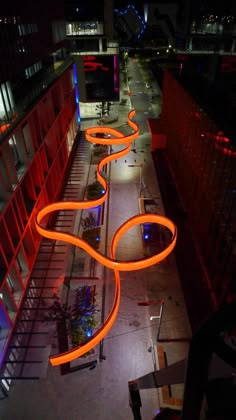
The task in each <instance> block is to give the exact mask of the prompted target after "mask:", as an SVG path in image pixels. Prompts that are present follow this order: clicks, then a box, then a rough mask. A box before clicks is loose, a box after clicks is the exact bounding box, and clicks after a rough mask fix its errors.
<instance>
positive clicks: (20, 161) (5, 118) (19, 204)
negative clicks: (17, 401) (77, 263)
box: [0, 2, 79, 395]
mask: <svg viewBox="0 0 236 420" xmlns="http://www.w3.org/2000/svg"><path fill="white" fill-rule="evenodd" d="M10 3H11V2H10ZM26 6H27V2H26ZM51 6H52V5H51ZM54 6H55V4H54ZM29 7H30V6H29ZM46 9H47V8H46V7H45V10H46ZM30 10H31V12H32V13H30ZM59 10H61V11H63V9H60V5H59V4H58V9H57V12H54V11H53V6H52V8H50V7H49V8H48V11H47V14H46V15H45V16H44V18H42V17H40V16H41V15H40V14H39V15H38V17H37V7H36V9H35V10H34V12H33V11H32V9H28V8H27V7H26V9H24V7H23V5H22V9H21V10H18V8H17V7H16V9H14V14H13V13H12V11H11V10H6V11H5V14H4V15H2V17H1V19H0V25H1V29H2V30H1V36H0V37H1V42H2V48H1V58H2V60H1V64H0V77H1V79H0V85H1V86H0V102H1V108H0V366H1V380H0V393H1V394H2V393H3V395H5V394H6V393H7V391H8V389H9V386H10V382H11V379H9V378H12V377H14V376H15V367H16V366H17V363H19V359H20V357H21V356H20V351H21V350H22V348H23V347H24V345H23V344H24V343H25V341H24V343H22V341H21V340H20V338H19V337H20V335H19V334H21V337H23V334H24V331H25V328H26V325H27V322H29V318H30V316H32V314H31V315H30V299H27V305H29V307H28V309H27V308H24V317H23V318H24V322H22V321H21V322H20V327H19V325H18V327H19V328H20V332H19V334H18V336H17V337H14V338H13V332H14V329H15V326H16V323H17V320H18V318H19V315H20V313H22V305H23V306H24V304H23V300H24V296H25V294H26V291H27V290H28V286H29V283H30V277H31V272H32V269H33V267H34V263H35V260H36V256H37V253H38V250H39V246H40V243H41V239H42V238H41V237H40V236H39V235H38V234H37V232H36V229H35V215H36V213H37V211H38V210H39V209H40V208H42V207H44V206H45V205H47V204H49V203H50V202H52V201H55V200H57V199H58V197H59V196H60V192H61V189H62V188H63V181H64V179H65V176H66V171H67V167H68V163H69V161H70V157H71V155H72V153H71V152H72V150H73V145H74V144H75V138H76V135H77V134H78V131H79V113H78V111H79V101H78V83H77V71H76V67H75V64H73V62H72V59H71V58H70V57H69V56H67V55H66V48H65V25H64V23H63V18H64V15H63V14H60V13H59V12H58V11H59ZM19 13H22V15H20V14H19ZM43 19H44V24H43ZM63 25H64V26H63ZM63 27H64V30H63ZM40 45H43V47H42V48H40ZM28 292H29V290H28ZM31 293H32V299H33V298H34V291H31ZM32 302H33V300H32ZM32 302H31V304H32V305H33V303H32ZM19 328H18V330H19ZM25 334H26V333H25ZM10 343H11V346H10V348H9V344H10ZM18 366H19V364H18ZM5 378H6V379H5Z"/></svg>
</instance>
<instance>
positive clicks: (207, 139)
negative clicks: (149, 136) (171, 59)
mask: <svg viewBox="0 0 236 420" xmlns="http://www.w3.org/2000/svg"><path fill="white" fill-rule="evenodd" d="M160 126H161V128H162V132H163V133H166V136H167V143H166V154H167V157H168V161H169V164H170V166H171V169H172V171H173V174H174V178H175V181H176V184H177V187H178V191H179V193H180V195H181V199H182V200H183V203H184V206H185V209H186V212H187V215H188V222H189V224H190V226H191V230H192V232H193V235H194V238H195V241H196V244H197V248H198V250H199V255H200V258H201V260H202V262H203V264H204V265H205V268H206V270H207V273H208V276H209V279H210V283H211V287H212V288H213V292H214V294H215V296H216V299H217V300H218V301H219V300H221V299H223V297H225V296H226V295H227V294H234V293H235V292H236V287H235V280H234V277H235V252H236V248H235V245H234V241H235V237H236V203H235V201H236V197H235V195H236V170H235V166H236V165H235V154H234V151H233V148H232V146H231V144H230V139H225V138H224V136H222V133H220V135H221V136H222V137H223V139H224V141H225V143H220V142H219V130H220V127H217V126H216V124H214V123H213V122H212V121H211V120H210V119H209V118H208V117H207V115H206V113H204V112H203V111H202V110H201V109H200V107H199V106H198V105H197V103H196V102H195V101H194V100H193V99H192V98H191V97H190V95H189V94H188V92H187V91H185V89H184V88H183V87H182V86H181V85H180V83H179V82H178V81H177V80H176V79H175V78H174V77H173V76H172V75H171V74H170V73H168V72H166V73H165V75H164V81H163V110H162V115H161V121H160Z"/></svg>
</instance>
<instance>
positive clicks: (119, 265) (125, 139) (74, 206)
mask: <svg viewBox="0 0 236 420" xmlns="http://www.w3.org/2000/svg"><path fill="white" fill-rule="evenodd" d="M135 113H136V112H135V111H134V110H133V111H131V112H130V113H129V115H128V124H129V126H130V127H131V128H132V129H133V132H132V133H131V134H129V135H127V136H125V135H124V134H122V133H121V132H120V131H118V130H116V129H114V128H110V127H92V128H88V129H87V130H86V132H85V136H86V139H87V140H88V141H89V142H91V143H98V144H106V145H116V144H119V145H120V144H123V145H126V147H125V148H124V149H123V150H121V151H119V152H116V153H113V154H111V155H109V156H107V157H105V158H104V159H102V160H101V161H100V162H99V164H98V167H97V171H96V174H97V179H98V181H99V182H100V184H101V185H102V186H103V188H104V190H105V193H104V195H103V196H102V197H101V198H99V199H97V200H88V201H60V202H56V203H53V204H49V205H48V206H46V207H44V208H43V209H41V210H39V212H38V213H37V215H36V220H35V223H36V228H37V231H38V232H39V233H40V234H41V235H42V236H44V237H45V238H49V239H53V240H60V241H64V242H67V243H69V244H72V245H75V246H77V247H79V248H82V249H83V250H85V251H86V252H88V254H90V255H91V257H93V258H94V259H96V260H97V261H99V262H100V263H101V264H103V265H104V266H105V267H108V268H111V269H113V270H114V274H115V295H114V300H113V305H112V308H111V311H110V313H109V315H108V317H107V318H106V320H105V322H104V324H103V325H102V326H101V327H100V328H99V329H98V330H97V331H96V333H95V334H94V335H93V336H92V337H91V338H90V339H89V340H88V341H87V342H86V343H84V344H83V345H81V346H79V347H75V348H73V349H71V350H69V351H67V352H65V353H61V354H58V355H55V356H51V357H50V362H51V364H52V365H53V366H56V365H61V364H63V363H68V362H70V361H72V360H74V359H76V358H78V357H80V356H82V355H83V354H85V353H87V352H88V351H90V350H91V349H92V348H93V347H95V346H96V345H97V344H98V343H99V342H100V341H101V340H102V339H103V338H104V337H105V336H106V334H107V333H108V331H109V330H110V329H111V327H112V325H113V324H114V322H115V320H116V317H117V313H118V310H119V304H120V274H119V271H133V270H140V269H143V268H146V267H149V266H151V265H153V264H156V263H158V262H160V261H162V260H163V259H164V258H165V257H167V255H169V254H170V253H171V251H172V250H173V248H174V246H175V244H176V239H177V229H176V226H175V225H174V223H173V222H172V221H171V220H170V219H168V218H166V217H164V216H160V215H157V214H141V215H138V216H134V217H132V218H131V219H129V220H127V221H126V222H125V223H124V224H123V225H122V226H120V228H119V229H118V230H117V231H116V233H115V234H114V236H113V239H112V243H111V250H110V255H111V256H110V258H109V257H106V256H104V255H103V254H101V253H100V252H99V251H96V250H95V249H94V248H92V247H91V246H90V245H89V244H88V243H87V242H85V241H84V240H82V239H81V238H79V237H78V236H76V235H72V234H69V233H64V232H59V231H55V230H49V229H47V228H45V227H44V226H43V225H42V221H43V219H44V217H45V216H46V215H48V214H50V213H53V212H54V211H59V210H78V209H88V208H91V207H95V206H98V205H101V204H102V203H104V201H105V200H106V198H107V194H108V184H107V182H106V180H105V179H104V178H103V176H102V175H101V173H102V168H103V167H104V165H106V164H107V163H109V162H111V161H112V160H114V159H117V158H119V157H122V156H125V155H126V154H127V153H128V152H129V151H130V149H131V143H132V142H133V141H134V140H135V139H136V138H137V136H138V135H139V127H138V125H137V124H136V123H135V122H133V121H132V118H133V117H134V116H135ZM96 133H104V134H110V135H111V137H110V138H100V137H99V138H98V137H94V136H93V134H96ZM143 223H157V224H160V225H162V226H165V227H167V228H168V229H169V230H170V231H171V233H172V237H171V240H170V243H169V245H168V246H167V247H166V248H165V249H164V250H163V251H161V252H160V253H158V254H156V255H153V256H151V257H149V258H143V259H140V260H134V261H118V260H116V258H115V251H116V247H117V245H118V242H119V240H120V239H121V237H122V236H123V235H124V234H125V232H127V231H128V230H129V229H130V228H131V227H133V226H136V225H140V224H143Z"/></svg>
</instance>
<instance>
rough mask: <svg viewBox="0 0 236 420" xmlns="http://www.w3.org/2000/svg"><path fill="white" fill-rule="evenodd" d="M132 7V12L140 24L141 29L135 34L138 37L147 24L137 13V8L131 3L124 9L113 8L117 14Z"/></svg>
mask: <svg viewBox="0 0 236 420" xmlns="http://www.w3.org/2000/svg"><path fill="white" fill-rule="evenodd" d="M130 8H132V9H133V11H134V13H135V14H136V16H137V18H138V19H139V20H140V22H141V24H142V29H141V30H140V33H139V34H138V35H137V38H140V36H141V34H143V32H144V30H145V29H146V28H147V25H146V24H145V22H144V20H143V19H142V17H141V16H140V15H139V14H138V11H137V9H136V8H135V6H134V5H133V4H132V5H131V4H129V5H128V6H127V7H126V9H124V10H119V9H114V11H115V12H116V13H117V14H119V15H125V14H126V13H127V12H128V11H129V9H130Z"/></svg>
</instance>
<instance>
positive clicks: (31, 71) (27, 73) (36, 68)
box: [25, 61, 43, 79]
mask: <svg viewBox="0 0 236 420" xmlns="http://www.w3.org/2000/svg"><path fill="white" fill-rule="evenodd" d="M42 67H43V66H42V62H41V61H37V63H34V64H33V65H32V66H30V67H27V68H26V69H25V76H26V79H29V78H30V77H31V76H33V75H34V74H35V73H37V72H38V71H39V70H41V69H42Z"/></svg>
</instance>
